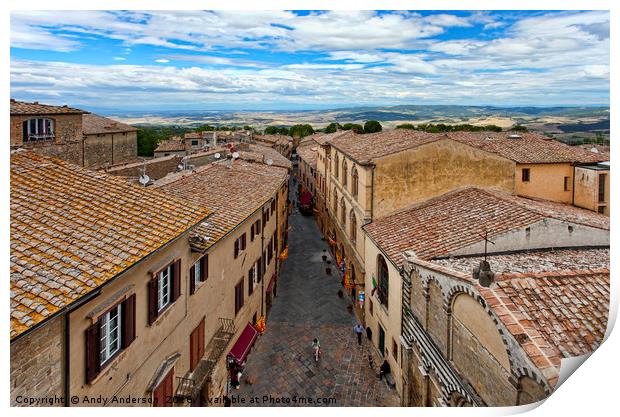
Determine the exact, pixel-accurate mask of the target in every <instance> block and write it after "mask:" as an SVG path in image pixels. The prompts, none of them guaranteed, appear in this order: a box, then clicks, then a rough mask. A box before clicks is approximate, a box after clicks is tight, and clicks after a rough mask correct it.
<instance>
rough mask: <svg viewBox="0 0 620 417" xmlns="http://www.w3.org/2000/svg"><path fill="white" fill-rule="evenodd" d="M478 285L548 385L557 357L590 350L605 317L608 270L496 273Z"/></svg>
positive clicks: (555, 371)
mask: <svg viewBox="0 0 620 417" xmlns="http://www.w3.org/2000/svg"><path fill="white" fill-rule="evenodd" d="M495 280H496V281H495V284H493V285H492V286H491V287H489V288H484V287H480V286H477V287H478V288H477V289H478V291H479V292H480V294H481V295H482V296H483V297H484V299H485V300H486V302H487V305H488V306H489V307H490V308H491V309H492V310H493V311H494V312H495V314H496V315H497V316H498V317H499V319H500V320H501V322H502V323H503V324H504V325H505V326H506V327H507V329H508V331H509V332H510V333H511V334H512V335H513V336H514V337H515V339H516V340H517V341H518V342H519V343H520V345H521V347H522V348H523V350H524V351H525V353H526V354H527V356H528V357H529V358H530V360H531V361H532V362H533V363H534V365H535V366H536V367H537V368H538V369H540V370H541V371H542V372H543V374H544V375H545V377H546V378H547V379H548V380H549V382H550V383H551V385H552V386H553V385H555V383H556V382H557V378H558V376H559V368H560V363H561V362H560V361H561V359H562V358H568V357H573V356H580V355H584V354H586V353H589V352H592V351H594V350H595V349H596V348H597V347H598V346H600V344H601V343H602V341H603V337H604V335H605V330H606V328H607V320H608V316H609V269H606V268H602V269H596V270H583V271H578V270H568V271H552V272H543V273H527V274H510V275H499V276H497V275H496V278H495Z"/></svg>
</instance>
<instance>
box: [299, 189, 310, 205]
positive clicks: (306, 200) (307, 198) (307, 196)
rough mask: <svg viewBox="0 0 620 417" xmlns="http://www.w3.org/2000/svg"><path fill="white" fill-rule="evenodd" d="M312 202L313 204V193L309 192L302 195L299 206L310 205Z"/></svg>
mask: <svg viewBox="0 0 620 417" xmlns="http://www.w3.org/2000/svg"><path fill="white" fill-rule="evenodd" d="M311 202H312V193H311V192H309V191H306V192H304V193H302V194H301V196H300V197H299V204H302V205H307V204H310V203H311Z"/></svg>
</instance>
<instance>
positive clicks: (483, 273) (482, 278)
mask: <svg viewBox="0 0 620 417" xmlns="http://www.w3.org/2000/svg"><path fill="white" fill-rule="evenodd" d="M473 277H474V279H476V280H477V281H478V282H479V283H480V285H482V286H483V287H490V286H491V284H492V283H493V281H494V279H495V273H494V272H493V271H491V265H490V264H489V263H488V262H487V261H480V265H478V266H477V267H475V268H474V273H473Z"/></svg>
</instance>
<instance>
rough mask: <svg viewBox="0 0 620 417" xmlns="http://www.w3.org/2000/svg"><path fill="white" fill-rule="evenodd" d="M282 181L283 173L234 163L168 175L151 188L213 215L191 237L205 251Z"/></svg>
mask: <svg viewBox="0 0 620 417" xmlns="http://www.w3.org/2000/svg"><path fill="white" fill-rule="evenodd" d="M286 178H287V170H286V169H283V168H280V167H276V166H269V165H265V164H262V163H255V162H249V161H244V160H240V159H237V160H235V161H234V162H233V161H232V160H226V161H220V162H214V163H211V164H209V165H205V166H203V167H199V168H197V169H195V170H193V171H187V172H183V173H177V174H170V175H168V176H167V177H165V178H163V179H161V180H159V181H157V182H156V183H155V185H154V186H155V187H158V188H159V189H161V190H162V191H163V192H166V193H169V194H171V195H173V196H176V197H180V198H182V199H185V200H187V201H190V202H191V203H193V204H197V205H201V206H204V207H208V208H209V210H212V211H213V215H212V216H210V217H209V218H208V219H207V220H206V221H203V222H202V223H201V224H200V225H199V226H198V227H196V229H194V232H195V233H193V234H195V235H199V236H202V237H205V236H206V237H208V240H207V241H206V244H204V245H203V246H202V249H203V250H206V249H208V248H209V247H210V246H212V245H213V244H214V243H216V242H217V241H218V240H219V239H221V238H222V237H223V236H225V235H226V234H227V233H228V232H230V231H231V230H232V229H234V228H235V227H236V226H237V225H239V224H240V223H242V222H243V221H244V220H245V219H246V218H247V217H249V216H250V215H251V214H252V213H253V212H254V211H256V210H257V209H259V208H260V207H261V206H262V205H263V204H264V203H266V202H267V201H268V200H269V199H270V198H272V196H273V195H274V193H275V192H276V191H277V189H278V188H279V187H280V185H281V184H283V183H284V182H285V181H286Z"/></svg>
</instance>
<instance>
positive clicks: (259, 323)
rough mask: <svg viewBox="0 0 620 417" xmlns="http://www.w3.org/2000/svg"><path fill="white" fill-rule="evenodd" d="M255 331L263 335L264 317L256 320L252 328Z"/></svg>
mask: <svg viewBox="0 0 620 417" xmlns="http://www.w3.org/2000/svg"><path fill="white" fill-rule="evenodd" d="M254 327H255V328H256V330H257V331H258V332H259V333H260V334H263V333H264V332H265V328H266V326H265V316H261V317H260V318H259V319H258V320H256V325H255V326H254Z"/></svg>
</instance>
